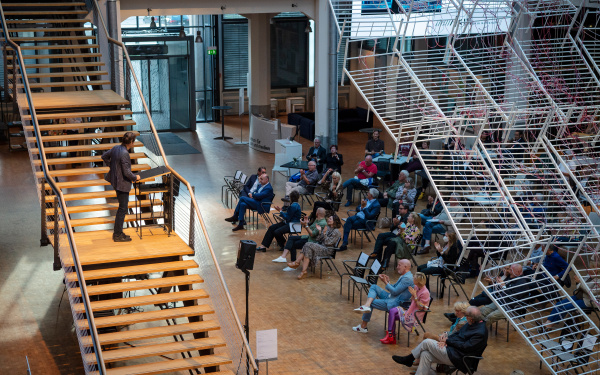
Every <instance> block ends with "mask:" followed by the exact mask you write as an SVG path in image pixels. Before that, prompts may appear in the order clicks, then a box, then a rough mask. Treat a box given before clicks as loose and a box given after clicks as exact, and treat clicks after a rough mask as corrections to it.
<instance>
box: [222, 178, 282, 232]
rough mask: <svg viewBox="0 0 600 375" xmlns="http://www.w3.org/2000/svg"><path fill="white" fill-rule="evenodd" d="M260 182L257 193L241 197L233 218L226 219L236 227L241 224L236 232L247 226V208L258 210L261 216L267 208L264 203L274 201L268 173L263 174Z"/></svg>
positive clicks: (234, 229) (236, 228) (235, 229)
mask: <svg viewBox="0 0 600 375" xmlns="http://www.w3.org/2000/svg"><path fill="white" fill-rule="evenodd" d="M258 180H259V182H260V187H259V188H258V190H257V191H256V193H249V194H248V196H247V197H240V200H239V201H238V204H237V206H235V211H234V212H233V216H231V217H228V218H227V219H225V221H228V222H230V223H231V224H234V225H235V224H236V223H238V222H239V223H238V224H237V226H236V227H235V228H233V229H232V230H233V231H234V232H235V231H238V230H242V229H244V225H246V221H245V220H244V216H246V209H247V208H250V209H252V210H256V211H257V212H258V213H259V214H262V213H264V212H265V211H264V210H265V208H266V207H263V205H262V203H271V200H272V199H273V187H272V186H271V183H270V182H269V175H267V174H266V173H265V174H262V175H260V177H259V178H258ZM269 208H270V206H269Z"/></svg>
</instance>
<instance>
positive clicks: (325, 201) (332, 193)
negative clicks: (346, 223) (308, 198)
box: [308, 169, 344, 223]
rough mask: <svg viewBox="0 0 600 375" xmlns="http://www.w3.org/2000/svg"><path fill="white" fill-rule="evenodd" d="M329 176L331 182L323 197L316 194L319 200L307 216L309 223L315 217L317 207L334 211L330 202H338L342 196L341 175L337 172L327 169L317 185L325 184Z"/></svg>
mask: <svg viewBox="0 0 600 375" xmlns="http://www.w3.org/2000/svg"><path fill="white" fill-rule="evenodd" d="M329 174H331V182H330V183H329V187H328V188H327V193H326V195H325V196H324V197H323V196H322V195H319V193H317V194H316V195H317V196H318V197H319V198H321V200H318V201H316V202H315V203H314V204H313V210H312V213H311V214H310V215H309V216H308V222H309V223H310V222H312V220H314V218H315V217H316V215H317V209H319V207H323V208H324V209H325V210H326V211H335V210H334V209H333V205H332V202H340V201H341V200H342V198H343V196H344V193H343V188H342V175H340V173H339V172H335V171H334V170H333V169H328V170H327V172H325V174H324V175H323V178H322V179H321V181H319V184H321V185H322V184H325V183H327V181H326V179H327V176H328V175H329Z"/></svg>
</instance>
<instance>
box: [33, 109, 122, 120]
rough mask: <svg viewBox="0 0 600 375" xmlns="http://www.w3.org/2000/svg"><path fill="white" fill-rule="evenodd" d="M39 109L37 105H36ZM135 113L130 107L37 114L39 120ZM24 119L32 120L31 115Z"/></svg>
mask: <svg viewBox="0 0 600 375" xmlns="http://www.w3.org/2000/svg"><path fill="white" fill-rule="evenodd" d="M36 109H37V107H36ZM131 114H133V112H132V111H130V110H128V109H115V110H110V111H87V112H62V113H40V114H37V116H36V117H37V119H38V120H59V119H66V118H77V117H81V118H84V117H109V116H126V115H131ZM23 119H24V120H31V115H24V116H23Z"/></svg>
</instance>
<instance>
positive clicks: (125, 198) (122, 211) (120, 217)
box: [113, 190, 129, 236]
mask: <svg viewBox="0 0 600 375" xmlns="http://www.w3.org/2000/svg"><path fill="white" fill-rule="evenodd" d="M115 191H116V192H117V201H119V208H118V209H117V215H116V216H115V228H114V230H113V235H115V236H116V235H119V234H121V233H123V222H124V221H125V215H127V204H128V203H129V192H128V191H120V190H115Z"/></svg>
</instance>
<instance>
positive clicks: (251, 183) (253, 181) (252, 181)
mask: <svg viewBox="0 0 600 375" xmlns="http://www.w3.org/2000/svg"><path fill="white" fill-rule="evenodd" d="M265 173H267V168H265V167H258V173H256V174H253V175H252V176H250V177H249V178H248V181H246V184H244V187H243V188H242V191H240V195H241V196H242V197H247V196H248V194H249V193H256V191H257V190H258V188H259V187H260V181H258V176H260V175H262V174H265Z"/></svg>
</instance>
